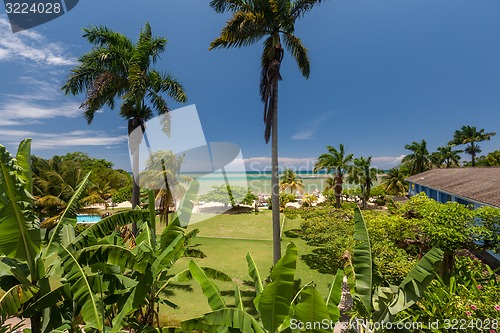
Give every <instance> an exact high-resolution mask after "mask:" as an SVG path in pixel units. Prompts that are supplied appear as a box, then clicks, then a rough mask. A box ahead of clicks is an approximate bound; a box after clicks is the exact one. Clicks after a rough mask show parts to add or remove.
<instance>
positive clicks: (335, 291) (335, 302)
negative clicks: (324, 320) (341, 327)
mask: <svg viewBox="0 0 500 333" xmlns="http://www.w3.org/2000/svg"><path fill="white" fill-rule="evenodd" d="M343 280H344V272H343V271H342V270H341V269H339V270H337V274H336V275H335V278H334V280H333V282H332V285H331V286H330V289H329V290H328V296H327V297H326V299H325V303H326V306H327V308H328V313H329V314H330V319H331V320H332V321H333V322H334V323H336V322H337V321H339V319H340V310H339V303H340V298H341V297H342V282H343Z"/></svg>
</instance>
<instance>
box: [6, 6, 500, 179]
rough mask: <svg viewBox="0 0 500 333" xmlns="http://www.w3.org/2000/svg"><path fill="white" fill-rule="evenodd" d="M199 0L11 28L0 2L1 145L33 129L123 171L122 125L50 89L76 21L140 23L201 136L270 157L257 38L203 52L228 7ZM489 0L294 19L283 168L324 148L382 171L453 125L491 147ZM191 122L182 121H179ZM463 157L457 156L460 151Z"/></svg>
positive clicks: (495, 47)
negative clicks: (163, 44) (91, 114)
mask: <svg viewBox="0 0 500 333" xmlns="http://www.w3.org/2000/svg"><path fill="white" fill-rule="evenodd" d="M208 3H209V2H208V1H194V0H168V1H165V0H163V1H159V0H158V1H157V0H150V1H129V0H121V1H118V0H107V1H80V2H79V4H78V5H77V6H76V7H75V8H73V9H72V10H71V11H70V12H68V13H67V14H65V15H63V16H61V17H59V18H57V19H55V20H53V21H50V22H48V23H45V24H43V25H41V26H39V27H36V28H33V29H29V30H26V31H24V32H19V33H15V34H14V33H12V31H11V29H10V26H9V22H8V19H7V15H6V14H5V10H4V9H5V8H3V7H1V9H0V77H1V80H0V143H1V144H3V145H6V146H7V147H8V149H9V150H10V151H11V152H15V150H16V148H17V143H18V142H19V141H20V140H22V139H23V138H25V137H32V138H33V153H34V154H36V155H39V156H42V157H51V156H53V155H55V154H59V155H60V154H65V153H67V152H72V151H83V152H87V153H89V154H90V155H91V156H94V157H98V158H106V159H108V160H111V161H113V162H114V163H115V166H116V167H119V168H123V169H127V170H130V169H131V168H130V162H129V157H128V148H127V137H126V134H127V133H126V122H125V121H124V120H123V119H122V118H121V117H120V116H119V114H118V108H117V109H115V110H109V109H103V110H102V112H100V113H98V114H97V115H96V117H95V120H94V122H93V123H92V124H91V125H87V123H86V121H85V119H84V118H83V115H82V112H81V110H80V109H79V106H80V104H81V103H82V102H83V100H84V96H83V95H79V96H65V95H64V94H63V93H62V92H61V91H60V86H61V85H62V83H63V82H64V79H65V77H66V76H67V75H68V73H69V71H70V69H71V68H72V67H73V66H75V65H76V64H77V59H78V57H80V56H81V55H83V54H84V53H85V52H88V51H89V50H90V45H89V44H88V43H87V42H86V41H85V40H84V39H83V38H82V28H84V27H89V26H92V25H105V26H107V27H109V28H111V29H113V30H115V31H117V32H121V33H123V34H125V35H127V36H129V37H130V38H131V39H132V40H134V41H135V40H136V38H137V36H138V34H139V31H140V29H141V28H142V27H143V26H144V24H145V22H149V23H150V24H151V26H152V29H153V32H154V34H155V35H157V36H163V37H166V38H167V39H168V44H167V48H166V52H165V53H163V54H162V56H161V59H160V61H159V62H158V63H157V64H156V66H157V68H158V69H160V70H161V71H168V72H170V73H171V74H172V75H174V76H175V77H177V78H178V79H179V80H180V81H181V82H182V83H183V85H184V87H185V89H186V92H187V95H188V103H186V104H179V103H174V102H170V108H171V109H177V108H180V107H183V106H186V105H191V104H194V105H196V109H197V112H198V115H199V120H200V123H201V127H202V129H203V135H204V137H205V140H206V141H208V142H231V143H234V144H236V145H238V146H240V148H241V156H242V158H243V159H244V161H245V163H246V165H247V168H249V169H250V170H251V171H254V170H265V169H266V168H268V167H269V164H270V155H271V154H270V151H271V147H270V145H267V144H265V142H264V124H263V121H262V113H263V106H262V103H261V101H260V98H259V93H258V86H259V75H260V53H261V48H262V44H261V43H258V44H256V45H254V46H250V47H245V48H242V49H230V50H214V51H208V46H209V44H210V42H211V41H212V40H213V39H214V38H216V37H217V36H218V33H219V31H220V29H221V28H222V26H223V25H224V23H225V22H226V20H227V19H228V17H229V16H228V15H225V14H217V13H215V12H214V11H213V10H212V9H211V8H210V7H209V4H208ZM498 17H500V2H498V1H493V0H484V1H472V0H441V1H434V0H407V1H401V0H378V1H371V0H359V1H350V0H349V1H348V0H341V1H324V2H322V3H321V5H319V6H317V7H316V8H314V9H313V10H312V11H311V12H309V13H308V14H307V15H306V16H305V17H304V18H303V19H301V20H299V21H298V22H297V25H296V35H297V36H299V37H300V38H301V39H302V41H303V43H304V44H305V45H306V47H307V48H308V49H309V51H310V58H311V75H310V78H309V79H308V80H306V79H304V78H303V77H302V76H301V74H300V71H299V70H298V68H297V65H296V64H295V62H294V60H293V59H292V58H291V57H290V56H289V55H288V54H286V55H285V58H284V63H283V65H282V76H283V81H281V82H280V101H279V102H280V109H279V116H280V122H279V127H280V129H279V140H280V142H279V143H280V150H279V155H280V163H281V164H282V166H283V167H294V168H296V169H298V168H299V167H303V168H305V169H307V170H310V169H312V167H313V165H314V159H315V158H316V157H317V156H319V155H320V154H322V153H324V152H326V148H325V147H326V146H327V145H332V146H338V144H339V143H343V144H344V145H345V146H346V147H347V150H348V153H353V154H354V155H355V156H365V157H367V156H372V161H373V164H374V165H375V166H377V167H379V168H382V169H387V168H389V167H392V166H395V165H397V164H398V163H399V161H400V160H401V158H402V156H404V155H405V154H407V153H408V152H407V151H406V150H405V149H404V145H405V144H408V143H411V142H412V141H420V140H422V139H425V140H427V142H428V146H429V149H430V150H431V151H433V150H435V149H436V147H438V146H443V145H445V144H446V143H447V142H448V141H450V140H451V139H452V137H453V133H454V131H455V130H457V129H459V128H460V127H461V126H463V125H471V126H476V127H478V128H484V129H485V130H486V131H487V132H497V133H499V134H498V135H497V136H495V137H493V138H492V140H491V141H488V142H483V143H481V144H480V146H481V148H482V149H483V152H484V153H487V152H489V151H493V150H495V149H499V148H500V112H499V108H500V94H499V91H500V61H499V59H500V40H499V39H498V34H499V32H500V20H498ZM189 130H190V128H186V131H189ZM464 159H465V160H468V159H469V157H468V156H465V155H464Z"/></svg>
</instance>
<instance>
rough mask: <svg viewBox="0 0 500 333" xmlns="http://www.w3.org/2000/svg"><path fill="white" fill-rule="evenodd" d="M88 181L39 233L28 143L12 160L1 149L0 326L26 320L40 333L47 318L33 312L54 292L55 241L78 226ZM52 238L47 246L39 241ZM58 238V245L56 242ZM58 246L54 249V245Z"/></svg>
mask: <svg viewBox="0 0 500 333" xmlns="http://www.w3.org/2000/svg"><path fill="white" fill-rule="evenodd" d="M88 177H89V175H87V176H86V177H85V178H84V180H83V181H82V183H81V184H80V185H79V186H78V188H77V189H76V191H75V193H74V195H73V197H72V198H71V200H70V202H69V203H68V206H67V208H66V210H65V211H64V212H63V214H62V215H61V217H60V218H59V222H58V224H57V226H56V227H55V228H54V229H53V230H52V231H48V230H46V229H41V228H40V227H39V225H40V221H39V220H38V218H37V217H36V216H35V214H34V213H33V211H34V207H33V202H34V199H33V196H32V189H33V179H32V170H31V139H26V140H23V141H22V142H21V143H20V144H19V148H18V152H17V155H16V156H15V157H14V156H12V155H11V154H10V153H9V152H8V151H7V149H6V148H5V147H4V146H2V145H0V288H1V289H2V290H3V291H4V294H3V296H2V297H1V298H0V321H1V322H2V323H3V321H4V320H5V319H6V318H8V317H10V316H21V317H25V318H30V321H31V329H32V332H33V333H41V332H42V328H43V327H42V324H43V323H47V322H48V320H49V318H48V317H50V313H49V312H47V311H45V312H43V311H41V310H40V311H35V310H34V308H33V307H32V306H33V304H36V303H37V302H39V301H40V300H41V299H44V298H46V296H47V295H48V294H51V293H52V291H53V290H54V289H55V286H54V279H51V277H53V276H54V274H56V273H57V271H58V269H57V267H58V266H60V258H59V256H58V255H57V250H56V248H57V246H58V245H59V239H65V240H66V241H67V240H68V238H67V236H68V235H66V236H65V235H64V234H65V232H67V231H68V228H67V227H66V226H67V225H71V224H72V223H76V209H77V208H78V205H79V202H80V199H81V197H82V195H83V193H84V191H85V187H86V186H87V184H88ZM46 236H48V238H50V241H49V242H48V244H45V243H43V242H42V239H43V238H46ZM56 238H58V240H56ZM56 243H57V245H56Z"/></svg>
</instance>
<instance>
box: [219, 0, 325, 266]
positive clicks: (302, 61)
mask: <svg viewBox="0 0 500 333" xmlns="http://www.w3.org/2000/svg"><path fill="white" fill-rule="evenodd" d="M320 2H321V0H307V1H296V0H247V1H240V0H212V1H211V2H210V6H211V7H212V8H213V9H214V10H215V11H216V12H218V13H224V12H231V13H232V14H233V15H232V17H231V18H230V19H229V20H228V21H227V23H226V25H225V26H224V28H222V31H221V34H220V36H219V37H218V38H216V39H215V40H214V41H213V42H212V43H211V44H210V49H215V48H230V47H242V46H249V45H252V44H255V43H257V42H258V41H260V40H261V39H264V44H263V52H262V57H261V75H260V76H261V80H260V97H261V99H262V102H263V103H264V123H265V131H264V139H265V141H266V143H268V142H269V140H270V139H271V137H272V139H271V150H272V153H271V168H272V177H271V188H272V193H271V197H272V207H273V214H272V215H273V258H274V262H275V263H276V262H277V261H278V260H279V258H280V257H281V243H280V220H279V210H278V207H279V183H278V182H279V178H278V81H279V80H280V79H281V74H280V67H281V62H282V60H283V55H284V49H283V46H282V42H283V44H284V46H285V48H286V49H287V50H288V52H290V54H291V55H292V56H293V58H295V60H296V62H297V64H298V66H299V69H300V71H301V72H302V75H303V76H304V77H306V78H308V77H309V72H310V65H309V56H308V53H307V49H306V48H305V46H304V45H303V44H302V41H301V40H300V39H299V38H298V37H297V36H295V35H294V31H295V22H296V21H297V19H299V18H301V17H303V16H304V15H305V14H306V12H308V11H310V10H311V9H312V8H313V7H314V5H315V4H318V3H320Z"/></svg>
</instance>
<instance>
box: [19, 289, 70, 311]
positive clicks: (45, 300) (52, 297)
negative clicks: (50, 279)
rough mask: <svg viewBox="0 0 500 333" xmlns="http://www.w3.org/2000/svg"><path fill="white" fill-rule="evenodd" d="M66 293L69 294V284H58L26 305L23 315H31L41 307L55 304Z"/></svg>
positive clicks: (40, 309) (41, 308)
mask: <svg viewBox="0 0 500 333" xmlns="http://www.w3.org/2000/svg"><path fill="white" fill-rule="evenodd" d="M68 294H69V285H67V284H64V285H62V286H59V287H58V288H56V289H54V290H52V291H50V292H49V293H47V294H45V295H44V296H42V297H40V298H39V299H37V300H36V301H35V302H33V303H32V304H30V305H29V307H27V308H26V309H25V310H24V312H23V315H24V316H25V317H27V316H28V317H29V316H32V315H34V314H35V313H37V312H40V311H42V310H43V309H46V308H49V307H51V306H53V305H55V304H57V303H58V302H59V301H62V300H63V297H64V296H65V295H68Z"/></svg>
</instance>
